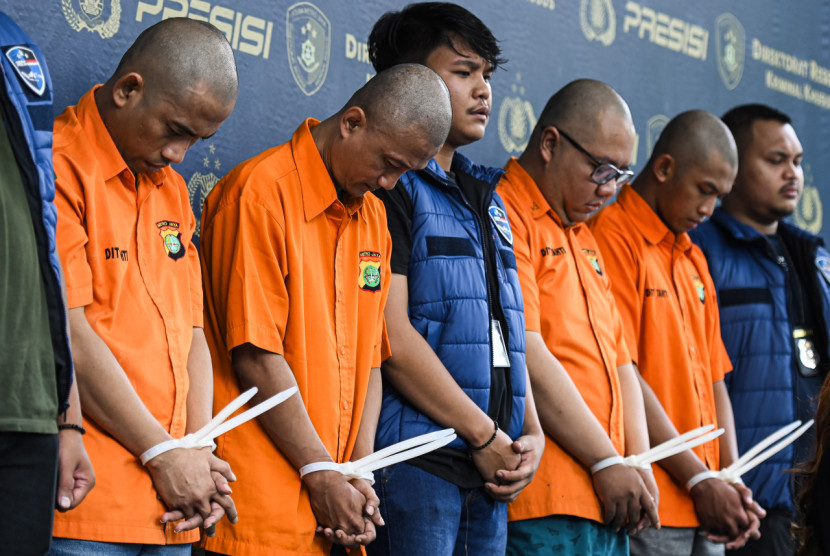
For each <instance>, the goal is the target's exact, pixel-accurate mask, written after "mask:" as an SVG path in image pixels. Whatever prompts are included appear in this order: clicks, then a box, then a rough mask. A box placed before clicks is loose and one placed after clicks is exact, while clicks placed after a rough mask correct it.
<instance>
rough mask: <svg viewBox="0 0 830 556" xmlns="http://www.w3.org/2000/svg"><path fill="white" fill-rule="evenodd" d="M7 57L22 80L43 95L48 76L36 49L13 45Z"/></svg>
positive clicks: (7, 51) (36, 92)
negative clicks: (36, 53)
mask: <svg viewBox="0 0 830 556" xmlns="http://www.w3.org/2000/svg"><path fill="white" fill-rule="evenodd" d="M6 58H8V59H9V62H11V63H12V67H13V68H14V71H15V72H17V76H18V77H19V78H20V80H21V81H23V83H25V84H26V86H27V87H29V89H31V90H32V92H34V93H35V94H36V95H37V96H43V92H44V91H45V90H46V76H45V75H44V74H43V67H42V66H41V65H40V60H38V59H37V55H35V53H34V51H33V50H32V49H31V48H26V47H25V46H13V47H11V48H9V49H8V50H6Z"/></svg>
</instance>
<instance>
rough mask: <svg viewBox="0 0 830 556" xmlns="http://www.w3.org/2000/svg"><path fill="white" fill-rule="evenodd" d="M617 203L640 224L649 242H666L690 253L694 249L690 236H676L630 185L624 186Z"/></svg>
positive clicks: (639, 227)
mask: <svg viewBox="0 0 830 556" xmlns="http://www.w3.org/2000/svg"><path fill="white" fill-rule="evenodd" d="M617 202H618V203H620V205H621V206H622V207H623V209H624V210H625V212H626V214H628V215H629V216H630V217H631V219H632V220H634V221H635V222H638V229H639V230H640V233H641V234H642V235H643V237H644V238H645V240H646V241H647V242H649V243H651V244H653V245H660V243H662V242H664V241H665V242H667V243H668V244H669V245H673V246H676V247H677V248H678V249H680V250H682V251H688V250H689V249H691V248H692V240H691V239H690V238H689V234H687V233H685V232H684V233H682V234H680V235H677V236H675V235H674V233H673V232H672V231H671V230H669V228H668V226H666V225H665V224H664V223H663V221H662V220H661V219H660V217H659V216H657V213H656V212H654V209H652V208H651V207H650V206H649V204H648V203H647V202H646V201H645V199H643V198H642V196H641V195H640V194H639V193H637V191H635V190H634V188H633V187H631V184H630V183H628V184H626V185H625V186H623V188H622V190H621V191H620V194H619V196H618V197H617Z"/></svg>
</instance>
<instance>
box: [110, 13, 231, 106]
mask: <svg viewBox="0 0 830 556" xmlns="http://www.w3.org/2000/svg"><path fill="white" fill-rule="evenodd" d="M130 72H136V73H138V74H140V75H141V76H142V77H143V78H144V80H145V82H146V83H147V85H148V86H149V87H152V88H158V89H160V90H163V91H183V90H185V89H186V88H187V87H189V86H193V85H194V84H201V83H204V84H206V85H207V86H208V88H209V89H210V90H211V92H212V93H213V95H215V96H216V98H217V99H220V100H221V101H223V102H229V103H233V102H235V101H236V96H237V92H238V87H239V85H238V79H237V71H236V62H235V60H234V57H233V50H232V49H231V45H230V44H229V43H228V40H227V39H226V38H225V35H224V34H223V33H222V32H221V31H219V29H217V28H216V27H214V26H213V25H211V24H209V23H206V22H203V21H197V20H194V19H188V18H172V19H165V20H163V21H160V22H158V23H156V24H155V25H153V26H151V27H148V28H147V29H145V30H144V31H143V32H142V33H141V34H140V35H139V36H138V38H137V39H136V40H135V42H134V43H133V45H132V46H131V47H130V48H129V49H128V50H127V52H126V53H124V56H123V57H122V58H121V62H120V63H119V64H118V67H117V68H116V70H115V73H114V74H113V76H112V77H111V78H110V81H111V82H114V81H117V80H118V79H119V78H120V77H122V76H124V75H126V74H128V73H130Z"/></svg>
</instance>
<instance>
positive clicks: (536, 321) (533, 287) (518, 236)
mask: <svg viewBox="0 0 830 556" xmlns="http://www.w3.org/2000/svg"><path fill="white" fill-rule="evenodd" d="M502 183H504V182H502ZM504 187H505V186H502V189H504ZM506 187H514V186H513V185H512V184H508V185H507V186H506ZM499 194H500V195H501V197H502V201H503V202H504V206H505V208H507V218H508V220H509V221H510V230H511V232H513V253H514V254H515V256H516V272H517V273H518V275H519V284H520V285H521V288H522V298H523V299H524V306H525V330H530V331H531V332H539V333H541V332H542V322H541V316H540V309H539V304H540V301H539V285H538V283H537V282H536V268H535V266H534V264H533V258H532V257H531V251H530V250H531V247H530V233H529V226H528V225H527V223H526V222H525V221H524V220H523V219H522V215H520V214H519V212H518V211H517V210H516V209H515V207H514V206H513V200H512V196H511V195H510V194H509V193H508V192H507V191H499ZM531 218H532V217H531Z"/></svg>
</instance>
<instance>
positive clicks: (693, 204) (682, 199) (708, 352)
mask: <svg viewBox="0 0 830 556" xmlns="http://www.w3.org/2000/svg"><path fill="white" fill-rule="evenodd" d="M736 171H737V154H736V150H735V142H734V140H733V139H732V135H731V134H730V133H729V130H728V129H727V128H726V127H725V126H724V125H723V123H722V122H721V121H720V120H719V119H718V118H716V117H715V116H713V115H712V114H709V113H708V112H704V111H702V110H696V111H690V112H684V113H683V114H680V115H679V116H677V117H676V118H674V119H673V120H672V121H671V122H669V124H668V125H667V126H666V128H665V129H664V130H663V133H662V134H661V135H660V138H659V140H658V141H657V144H656V145H655V146H654V151H653V153H652V155H651V158H650V159H649V161H648V163H647V164H646V168H645V170H644V171H643V172H642V173H641V174H640V175H639V176H637V178H636V179H635V180H634V182H633V184H632V185H626V186H625V187H624V188H623V190H622V191H621V192H620V195H619V198H618V200H617V202H615V203H613V204H612V205H609V206H608V207H607V208H606V209H604V210H603V211H601V212H600V213H598V214H597V215H596V216H595V217H594V218H593V219H592V220H591V222H590V225H591V229H592V231H593V232H594V235H595V237H596V239H597V243H598V244H599V246H600V248H601V249H602V252H603V253H604V254H605V264H606V268H607V271H608V274H609V275H610V277H611V283H612V285H613V290H614V295H615V297H616V300H617V307H618V308H619V310H620V313H621V315H622V319H623V323H624V324H625V333H626V340H627V343H628V346H629V349H630V351H631V355H632V358H633V359H634V361H635V362H636V363H637V365H638V366H639V371H640V373H641V385H642V388H643V398H644V401H645V408H646V416H647V419H648V427H649V436H650V439H651V442H652V444H658V443H660V442H663V441H665V440H667V439H669V438H671V437H673V436H675V435H676V434H677V431H678V430H679V431H680V432H686V431H688V430H691V429H694V428H697V427H700V426H702V425H708V424H715V423H716V424H717V425H718V426H720V427H723V428H725V429H726V433H725V434H724V435H723V436H721V437H720V439H719V441H717V442H709V443H706V444H703V445H701V446H699V447H697V448H695V449H694V453H693V452H692V451H689V450H687V451H686V452H683V453H681V454H679V455H677V456H674V457H672V458H668V459H666V460H663V461H661V462H660V464H659V466H658V467H657V468H656V469H655V478H656V479H657V485H658V487H659V488H660V496H661V499H660V502H661V504H660V521H661V523H662V525H663V528H662V529H661V530H660V531H655V530H648V531H645V532H644V533H643V534H641V535H638V536H637V537H633V538H632V539H631V552H632V554H648V555H649V556H655V555H657V556H659V555H663V554H665V555H672V556H676V555H681V554H683V555H685V554H695V555H698V554H718V553H720V554H722V553H723V546H722V545H718V544H714V543H712V542H710V541H709V540H706V538H705V537H704V536H702V535H700V534H698V526H701V528H702V529H703V530H705V531H707V532H708V533H710V535H709V538H710V539H716V540H718V541H721V542H723V541H728V546H738V545H741V544H743V543H745V542H746V540H747V539H748V538H749V536H751V535H756V536H757V529H758V517H757V516H758V515H760V514H763V510H761V508H760V507H759V506H757V504H755V503H754V502H752V501H751V493H750V492H749V490H748V489H746V488H745V487H743V486H741V485H735V486H734V487H733V486H732V485H729V484H727V483H725V482H724V481H722V480H720V479H717V478H709V479H705V477H706V476H707V475H706V472H707V470H710V469H711V470H716V471H717V470H719V469H721V468H722V467H725V466H727V465H729V464H730V463H732V461H733V460H735V459H736V458H737V447H736V443H735V428H734V421H733V417H732V406H731V404H730V402H729V397H728V395H727V393H726V387H725V385H724V383H723V377H724V374H725V373H726V372H728V371H729V370H730V369H731V364H730V362H729V357H728V356H727V355H726V350H725V348H724V346H723V341H722V340H721V335H720V321H719V319H718V308H717V300H716V299H715V290H714V287H713V286H712V281H711V278H710V276H709V270H708V267H707V265H706V260H705V259H704V257H703V253H701V251H700V249H699V248H698V247H696V246H694V245H693V244H692V243H691V240H690V239H689V235H688V233H687V232H688V231H689V230H691V229H693V228H694V227H696V226H697V224H698V223H699V222H701V221H703V220H704V219H706V218H708V217H709V216H710V215H711V214H712V211H713V210H714V206H715V201H716V200H717V199H718V198H719V197H722V196H723V195H726V194H727V193H728V192H729V190H730V189H731V188H732V182H733V181H734V179H735V173H736ZM684 487H685V488H684Z"/></svg>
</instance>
